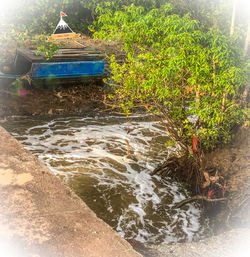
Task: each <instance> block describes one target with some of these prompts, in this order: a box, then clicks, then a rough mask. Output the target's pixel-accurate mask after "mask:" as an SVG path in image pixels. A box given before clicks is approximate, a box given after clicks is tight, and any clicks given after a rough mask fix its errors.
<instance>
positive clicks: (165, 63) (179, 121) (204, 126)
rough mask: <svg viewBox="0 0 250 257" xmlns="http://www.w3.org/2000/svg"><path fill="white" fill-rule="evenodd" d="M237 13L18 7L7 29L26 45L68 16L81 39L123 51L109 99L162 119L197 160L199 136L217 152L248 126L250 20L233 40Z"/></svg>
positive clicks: (180, 6)
mask: <svg viewBox="0 0 250 257" xmlns="http://www.w3.org/2000/svg"><path fill="white" fill-rule="evenodd" d="M242 1H243V0H238V2H239V3H240V4H242ZM187 2H188V4H187ZM243 2H244V1H243ZM232 8H233V1H227V0H217V1H216V0H211V1H205V0H190V1H184V0H177V1H174V0H169V1H163V0H152V1H150V0H136V1H132V0H117V1H101V0H93V1H90V0H77V1H73V0H64V1H59V0H53V1H52V0H46V1H44V0H43V1H42V0H38V1H35V4H34V1H32V0H28V1H25V2H23V1H21V0H17V1H16V5H15V8H13V9H12V12H11V13H8V15H5V14H4V13H1V22H2V24H1V25H2V27H3V28H4V29H3V30H4V31H12V32H11V33H13V34H15V33H16V34H17V33H18V35H19V36H18V37H19V38H21V39H23V40H24V39H25V37H27V36H30V35H34V34H41V33H43V34H47V33H51V32H52V31H53V29H54V27H55V26H56V24H57V22H58V18H59V12H60V11H61V10H63V11H65V12H66V13H67V14H68V17H67V22H69V23H70V25H71V27H72V28H73V29H74V30H75V31H76V32H82V33H83V32H86V31H87V28H89V31H88V33H90V31H92V32H93V36H94V38H99V39H104V40H116V41H118V42H120V43H122V44H123V50H124V52H125V61H124V62H123V63H121V62H118V61H117V58H116V57H115V56H113V57H112V58H111V68H112V76H111V78H110V80H111V81H112V83H111V86H112V87H113V88H114V92H115V93H114V94H113V95H111V96H110V98H111V99H112V100H113V102H114V103H115V104H116V105H119V106H120V107H121V108H122V109H123V111H124V112H125V114H127V115H129V114H130V113H131V111H132V109H134V108H136V107H144V108H146V110H147V111H149V112H152V113H154V114H155V115H157V116H159V117H162V121H163V122H164V123H165V125H166V129H167V130H168V132H169V134H170V136H171V140H170V141H171V142H173V140H174V141H177V142H178V143H179V144H180V145H181V146H182V147H183V149H185V151H186V152H188V153H189V154H190V153H191V154H192V151H190V147H188V146H190V145H192V138H193V137H194V136H195V137H197V138H198V142H199V147H200V148H202V149H212V148H214V147H216V146H217V145H218V144H219V143H225V142H228V141H229V140H230V139H231V135H232V131H233V129H234V128H235V127H237V126H238V125H241V124H243V123H244V122H246V121H247V119H248V115H247V108H246V104H245V98H246V90H245V88H246V85H247V84H248V75H249V61H248V59H247V58H244V57H243V48H244V39H245V37H246V31H247V28H246V26H247V19H245V16H244V13H243V15H241V16H240V17H239V15H238V16H237V17H238V18H237V22H236V26H235V29H234V34H233V35H231V36H230V35H229V31H230V23H231V13H232ZM10 14H11V15H10ZM10 17H11V18H10ZM10 24H12V25H11V26H12V29H11V30H9V27H10ZM17 31H18V32H17ZM21 32H22V33H21ZM8 33H9V32H8ZM38 45H39V46H38V51H40V52H45V54H46V56H47V58H50V57H51V55H53V53H54V52H55V51H56V50H57V48H56V47H55V46H54V45H53V44H48V43H47V42H46V41H45V40H44V38H42V39H39V40H38Z"/></svg>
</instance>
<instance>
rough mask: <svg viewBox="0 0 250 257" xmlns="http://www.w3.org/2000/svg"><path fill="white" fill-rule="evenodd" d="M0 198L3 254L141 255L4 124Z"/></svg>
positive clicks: (0, 140) (34, 256)
mask: <svg viewBox="0 0 250 257" xmlns="http://www.w3.org/2000/svg"><path fill="white" fill-rule="evenodd" d="M0 198H1V204H0V256H12V257H13V256H25V257H28V256H31V257H39V256H41V257H43V256H44V257H49V256H51V257H52V256H53V257H80V256H81V257H85V256H86V257H106V256H107V257H115V256H117V257H119V256H120V257H126V256H128V257H139V256H141V255H140V254H138V253H136V252H135V251H134V250H133V249H132V247H131V246H130V244H129V243H127V242H126V241H125V240H124V239H122V238H121V237H120V236H119V235H118V234H117V233H116V232H115V231H113V230H112V228H111V227H109V226H108V225H107V224H106V223H105V222H103V221H102V220H101V219H99V218H97V217H96V215H95V214H94V213H93V211H91V210H90V209H89V207H88V206H87V205H86V204H85V203H84V202H83V201H82V200H81V199H80V198H79V197H78V196H76V195H75V194H74V193H73V192H72V191H71V190H70V189H69V188H68V187H66V186H65V185H64V184H63V183H61V182H60V180H59V179H58V178H56V177H55V176H54V174H52V172H51V171H50V170H49V169H48V168H47V167H46V166H45V165H44V164H42V163H41V162H40V161H39V160H38V159H37V158H36V157H34V156H33V155H32V154H31V153H30V152H28V151H26V150H25V149H24V148H23V147H22V145H21V144H20V143H19V142H18V141H17V140H15V139H14V138H13V137H12V136H11V135H9V133H8V132H6V131H5V130H4V129H3V128H1V127H0ZM1 248H2V249H1ZM3 251H6V253H5V254H4V255H1V254H2V253H3Z"/></svg>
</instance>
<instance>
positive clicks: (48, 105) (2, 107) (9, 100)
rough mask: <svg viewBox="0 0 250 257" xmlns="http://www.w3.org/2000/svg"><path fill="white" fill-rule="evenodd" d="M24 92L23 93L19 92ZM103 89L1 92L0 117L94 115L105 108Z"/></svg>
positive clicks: (65, 88) (76, 88)
mask: <svg viewBox="0 0 250 257" xmlns="http://www.w3.org/2000/svg"><path fill="white" fill-rule="evenodd" d="M20 91H21V92H20ZM104 95H105V92H104V89H103V87H102V85H95V84H88V85H83V84H82V85H73V86H60V87H57V88H56V89H53V90H52V89H31V88H30V89H21V90H17V89H15V88H14V89H13V87H12V86H9V87H8V88H5V89H2V90H0V117H1V119H2V120H5V119H6V118H7V117H9V116H13V115H43V114H49V115H52V114H63V113H77V112H88V111H93V110H95V109H96V108H97V107H98V108H101V107H103V103H102V101H103V97H104Z"/></svg>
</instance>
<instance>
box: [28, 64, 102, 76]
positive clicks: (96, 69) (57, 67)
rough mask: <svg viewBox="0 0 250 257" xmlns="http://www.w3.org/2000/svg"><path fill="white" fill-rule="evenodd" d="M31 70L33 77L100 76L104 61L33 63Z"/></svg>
mask: <svg viewBox="0 0 250 257" xmlns="http://www.w3.org/2000/svg"><path fill="white" fill-rule="evenodd" d="M31 71H32V78H34V79H38V78H72V77H73V78H78V77H93V76H102V75H104V61H73V62H70V61H68V62H47V63H33V64H32V68H31Z"/></svg>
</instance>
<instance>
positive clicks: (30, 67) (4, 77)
mask: <svg viewBox="0 0 250 257" xmlns="http://www.w3.org/2000/svg"><path fill="white" fill-rule="evenodd" d="M104 68H105V64H104V56H103V55H102V54H101V53H99V52H98V51H96V50H92V49H88V48H83V49H78V48H77V49H66V48H64V49H59V50H58V52H57V53H56V54H55V55H54V56H53V58H52V59H50V60H49V61H46V58H45V56H43V55H41V54H40V55H37V54H36V50H34V49H17V53H16V57H15V61H14V63H13V65H12V67H11V73H3V72H1V73H0V79H1V81H5V83H6V81H9V83H11V82H12V81H13V80H15V79H17V78H20V77H22V76H24V75H25V74H29V76H30V78H31V81H32V85H34V86H37V85H40V86H41V85H43V86H44V85H45V86H49V85H50V84H63V83H72V82H76V81H78V82H79V81H80V82H81V81H86V80H87V79H89V78H92V79H93V78H94V79H96V80H99V79H102V78H103V76H104Z"/></svg>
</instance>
